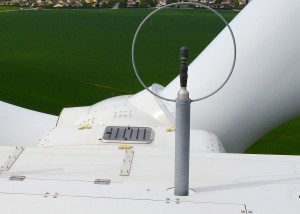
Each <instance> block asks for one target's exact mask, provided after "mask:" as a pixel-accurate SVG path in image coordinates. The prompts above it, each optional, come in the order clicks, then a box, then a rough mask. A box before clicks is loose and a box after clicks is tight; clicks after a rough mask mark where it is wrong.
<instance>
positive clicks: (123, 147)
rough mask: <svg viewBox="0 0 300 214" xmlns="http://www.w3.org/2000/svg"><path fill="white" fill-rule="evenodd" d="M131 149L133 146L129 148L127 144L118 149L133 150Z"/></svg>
mask: <svg viewBox="0 0 300 214" xmlns="http://www.w3.org/2000/svg"><path fill="white" fill-rule="evenodd" d="M131 148H132V146H129V145H127V144H123V145H121V146H119V147H118V149H131Z"/></svg>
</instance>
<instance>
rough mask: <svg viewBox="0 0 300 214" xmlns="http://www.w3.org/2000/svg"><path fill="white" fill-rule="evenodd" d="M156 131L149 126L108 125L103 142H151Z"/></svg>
mask: <svg viewBox="0 0 300 214" xmlns="http://www.w3.org/2000/svg"><path fill="white" fill-rule="evenodd" d="M153 137H154V132H153V130H152V129H151V128H149V127H132V126H107V127H106V128H105V132H104V135H103V139H102V140H103V142H107V143H110V142H111V143H151V142H152V140H153Z"/></svg>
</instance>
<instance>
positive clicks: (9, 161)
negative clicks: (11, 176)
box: [0, 147, 24, 171]
mask: <svg viewBox="0 0 300 214" xmlns="http://www.w3.org/2000/svg"><path fill="white" fill-rule="evenodd" d="M23 151H24V148H23V147H16V148H15V150H14V151H13V152H11V153H10V154H9V155H8V158H7V160H6V161H5V162H4V163H3V164H2V165H1V168H0V171H8V170H9V169H10V168H11V167H12V165H13V164H14V163H15V162H16V160H17V159H18V157H19V156H20V155H21V153H22V152H23Z"/></svg>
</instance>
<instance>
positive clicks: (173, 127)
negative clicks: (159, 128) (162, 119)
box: [166, 126, 176, 132]
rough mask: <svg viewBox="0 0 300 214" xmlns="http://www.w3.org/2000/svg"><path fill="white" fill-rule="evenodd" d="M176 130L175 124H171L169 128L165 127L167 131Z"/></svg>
mask: <svg viewBox="0 0 300 214" xmlns="http://www.w3.org/2000/svg"><path fill="white" fill-rule="evenodd" d="M175 130H176V128H175V126H172V127H169V128H167V130H166V131H167V132H173V131H175Z"/></svg>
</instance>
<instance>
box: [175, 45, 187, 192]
mask: <svg viewBox="0 0 300 214" xmlns="http://www.w3.org/2000/svg"><path fill="white" fill-rule="evenodd" d="M187 58H188V49H187V48H185V47H182V48H181V49H180V91H179V92H178V95H177V99H176V132H175V188H174V194H175V195H178V196H187V195H188V194H189V161H190V109H191V100H190V98H189V92H188V91H187V90H186V87H187V78H188V75H187V71H188V66H187Z"/></svg>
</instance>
